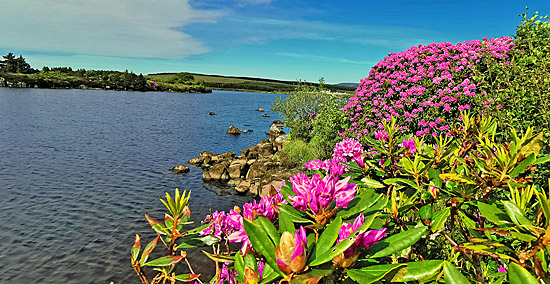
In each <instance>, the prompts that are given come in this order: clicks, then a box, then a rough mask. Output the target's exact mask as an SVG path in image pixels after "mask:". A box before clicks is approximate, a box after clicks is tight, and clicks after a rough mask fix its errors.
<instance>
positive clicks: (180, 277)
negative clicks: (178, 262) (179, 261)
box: [174, 273, 201, 282]
mask: <svg viewBox="0 0 550 284" xmlns="http://www.w3.org/2000/svg"><path fill="white" fill-rule="evenodd" d="M200 276H201V275H200V274H191V273H189V274H180V275H176V276H174V278H175V279H176V280H179V281H183V282H191V281H193V280H196V279H197V278H199V277H200Z"/></svg>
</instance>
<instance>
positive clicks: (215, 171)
mask: <svg viewBox="0 0 550 284" xmlns="http://www.w3.org/2000/svg"><path fill="white" fill-rule="evenodd" d="M227 166H228V162H222V163H219V164H214V165H212V167H210V169H209V170H208V172H209V174H210V179H212V180H222V181H223V180H228V179H229V173H228V172H227Z"/></svg>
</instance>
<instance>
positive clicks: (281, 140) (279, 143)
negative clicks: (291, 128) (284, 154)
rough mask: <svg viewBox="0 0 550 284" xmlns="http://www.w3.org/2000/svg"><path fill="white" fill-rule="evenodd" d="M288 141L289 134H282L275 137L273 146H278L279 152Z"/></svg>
mask: <svg viewBox="0 0 550 284" xmlns="http://www.w3.org/2000/svg"><path fill="white" fill-rule="evenodd" d="M287 141H289V140H288V134H283V135H280V136H279V137H277V138H275V141H273V146H274V147H275V148H276V151H277V152H278V151H281V150H283V145H284V144H285V142H287Z"/></svg>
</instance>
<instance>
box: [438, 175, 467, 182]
mask: <svg viewBox="0 0 550 284" xmlns="http://www.w3.org/2000/svg"><path fill="white" fill-rule="evenodd" d="M439 177H440V178H442V179H444V180H452V181H457V182H463V183H467V184H476V182H475V181H474V180H472V179H470V178H467V177H465V176H463V175H460V174H440V175H439Z"/></svg>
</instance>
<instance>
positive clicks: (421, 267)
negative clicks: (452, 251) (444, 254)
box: [397, 260, 443, 283]
mask: <svg viewBox="0 0 550 284" xmlns="http://www.w3.org/2000/svg"><path fill="white" fill-rule="evenodd" d="M406 264H407V274H405V276H404V277H403V278H402V279H400V280H398V281H397V282H408V281H411V282H412V281H419V282H420V283H422V282H425V281H429V280H432V279H433V278H435V277H436V276H437V275H438V274H439V272H440V271H441V269H442V267H443V261H442V260H426V261H417V262H407V263H406Z"/></svg>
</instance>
